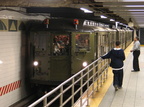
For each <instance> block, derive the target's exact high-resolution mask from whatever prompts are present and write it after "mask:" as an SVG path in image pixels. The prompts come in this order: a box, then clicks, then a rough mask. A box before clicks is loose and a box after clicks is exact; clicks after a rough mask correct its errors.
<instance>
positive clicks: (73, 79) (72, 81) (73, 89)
mask: <svg viewBox="0 0 144 107" xmlns="http://www.w3.org/2000/svg"><path fill="white" fill-rule="evenodd" d="M74 81H75V79H74V78H73V79H72V100H71V102H72V106H73V105H74Z"/></svg>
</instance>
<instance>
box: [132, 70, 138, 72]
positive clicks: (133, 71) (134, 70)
mask: <svg viewBox="0 0 144 107" xmlns="http://www.w3.org/2000/svg"><path fill="white" fill-rule="evenodd" d="M138 71H139V70H136V71H135V70H131V72H138Z"/></svg>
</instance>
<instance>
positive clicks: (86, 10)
mask: <svg viewBox="0 0 144 107" xmlns="http://www.w3.org/2000/svg"><path fill="white" fill-rule="evenodd" d="M80 9H81V10H83V11H84V12H85V13H93V11H90V10H88V9H86V8H80Z"/></svg>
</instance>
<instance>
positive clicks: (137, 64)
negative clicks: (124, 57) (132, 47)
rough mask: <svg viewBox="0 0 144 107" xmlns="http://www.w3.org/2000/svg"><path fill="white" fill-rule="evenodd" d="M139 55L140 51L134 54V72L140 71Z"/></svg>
mask: <svg viewBox="0 0 144 107" xmlns="http://www.w3.org/2000/svg"><path fill="white" fill-rule="evenodd" d="M139 55H140V51H134V52H133V69H134V71H139V70H140V69H139V59H138V58H139Z"/></svg>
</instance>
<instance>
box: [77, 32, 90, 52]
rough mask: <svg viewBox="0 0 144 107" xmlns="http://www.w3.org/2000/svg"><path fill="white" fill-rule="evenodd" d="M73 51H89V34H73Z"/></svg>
mask: <svg viewBox="0 0 144 107" xmlns="http://www.w3.org/2000/svg"><path fill="white" fill-rule="evenodd" d="M75 40H76V43H75V51H76V52H81V51H89V50H90V49H89V34H77V35H76V36H75Z"/></svg>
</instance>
